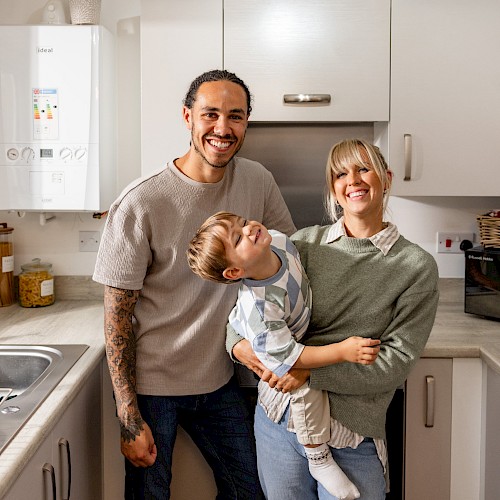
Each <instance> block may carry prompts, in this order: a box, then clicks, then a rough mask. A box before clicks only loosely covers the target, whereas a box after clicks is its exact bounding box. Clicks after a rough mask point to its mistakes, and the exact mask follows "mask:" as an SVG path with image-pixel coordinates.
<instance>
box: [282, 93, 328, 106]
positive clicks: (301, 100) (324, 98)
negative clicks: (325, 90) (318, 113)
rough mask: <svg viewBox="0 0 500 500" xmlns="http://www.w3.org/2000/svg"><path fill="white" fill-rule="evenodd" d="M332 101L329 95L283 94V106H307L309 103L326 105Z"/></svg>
mask: <svg viewBox="0 0 500 500" xmlns="http://www.w3.org/2000/svg"><path fill="white" fill-rule="evenodd" d="M331 100H332V96H331V95H330V94H285V95H284V96H283V102H284V103H285V104H309V103H310V102H315V103H318V102H319V103H322V104H328V103H329V102H330V101H331Z"/></svg>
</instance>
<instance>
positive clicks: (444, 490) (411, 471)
mask: <svg viewBox="0 0 500 500" xmlns="http://www.w3.org/2000/svg"><path fill="white" fill-rule="evenodd" d="M452 374H453V360H452V359H437V358H432V359H431V358H426V359H421V360H419V362H418V363H417V365H416V366H415V368H414V370H413V371H412V372H411V374H410V376H409V377H408V380H407V381H406V411H405V427H406V434H405V435H406V438H405V478H404V483H405V488H404V491H405V500H423V499H425V500H446V499H449V498H450V478H451V418H452V416H451V412H452Z"/></svg>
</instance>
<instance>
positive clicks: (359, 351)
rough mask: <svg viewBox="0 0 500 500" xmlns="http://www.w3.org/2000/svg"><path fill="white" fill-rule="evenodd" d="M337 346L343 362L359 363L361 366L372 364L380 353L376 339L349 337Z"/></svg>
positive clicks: (378, 342)
mask: <svg viewBox="0 0 500 500" xmlns="http://www.w3.org/2000/svg"><path fill="white" fill-rule="evenodd" d="M338 345H339V347H341V349H342V357H343V358H344V361H350V362H351V363H359V364H361V365H371V364H373V363H374V362H375V360H376V359H377V356H378V353H379V351H380V340H378V339H365V338H363V337H349V338H348V339H345V340H343V341H342V342H340V343H339V344H338Z"/></svg>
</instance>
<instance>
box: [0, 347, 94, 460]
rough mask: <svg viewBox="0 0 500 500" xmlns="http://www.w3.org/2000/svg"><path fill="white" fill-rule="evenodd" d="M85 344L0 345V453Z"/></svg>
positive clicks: (83, 350) (82, 349)
mask: <svg viewBox="0 0 500 500" xmlns="http://www.w3.org/2000/svg"><path fill="white" fill-rule="evenodd" d="M87 349H88V346H87V345H81V344H74V345H0V453H1V452H2V450H3V449H4V448H5V446H6V445H7V444H8V443H9V442H10V440H11V439H12V438H13V437H14V436H15V435H16V434H17V432H18V431H19V430H20V429H21V428H22V426H23V425H24V424H25V423H26V421H27V420H28V419H29V418H30V417H31V415H33V413H34V412H35V410H36V409H37V408H38V407H39V406H40V404H41V403H42V402H43V401H44V400H45V398H46V397H47V396H48V395H49V394H50V393H51V392H52V390H53V389H54V388H55V387H56V386H57V384H58V383H59V382H60V381H61V379H62V378H63V377H64V375H66V373H67V372H68V371H69V369H70V368H71V367H72V366H73V365H74V364H75V363H76V361H77V360H78V359H79V358H80V356H81V355H82V354H83V353H84V352H85V351H86V350H87Z"/></svg>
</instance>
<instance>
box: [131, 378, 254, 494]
mask: <svg viewBox="0 0 500 500" xmlns="http://www.w3.org/2000/svg"><path fill="white" fill-rule="evenodd" d="M138 402H139V409H140V411H141V415H142V418H143V419H144V420H145V422H146V423H147V424H148V425H149V426H150V427H151V431H152V433H153V437H154V440H155V444H156V447H157V449H158V456H157V458H156V462H155V463H154V464H153V465H152V466H151V467H147V468H142V467H134V466H133V465H132V464H131V463H130V462H129V461H128V460H126V461H125V462H126V464H125V470H126V479H125V498H126V499H127V500H138V499H147V500H153V499H154V500H165V499H168V498H170V481H171V479H172V471H171V465H172V451H173V448H174V442H175V437H176V433H177V425H178V424H179V425H180V426H181V427H182V428H183V429H184V430H185V431H186V432H187V433H188V434H189V435H190V436H191V438H192V440H193V441H194V443H195V444H196V445H197V446H198V448H199V449H200V451H201V452H202V454H203V456H204V457H205V459H206V461H207V462H208V464H209V465H210V467H211V468H212V471H213V473H214V477H215V482H216V484H217V490H218V494H217V499H220V500H222V499H224V500H255V499H261V498H263V497H262V490H261V489H260V484H259V479H258V475H257V463H256V455H255V440H254V436H253V431H252V422H251V418H250V414H249V411H248V408H247V405H246V403H245V401H244V399H243V396H242V394H241V391H240V389H239V387H238V386H237V384H236V382H235V380H234V377H233V379H231V380H230V381H229V383H228V384H226V385H225V386H223V387H221V388H220V389H218V390H216V391H215V392H212V393H209V394H201V395H195V396H142V395H139V396H138ZM193 480H194V481H196V478H193Z"/></svg>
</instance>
